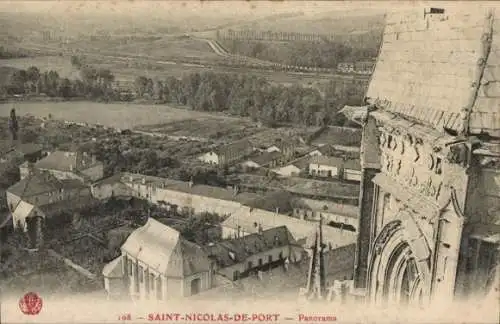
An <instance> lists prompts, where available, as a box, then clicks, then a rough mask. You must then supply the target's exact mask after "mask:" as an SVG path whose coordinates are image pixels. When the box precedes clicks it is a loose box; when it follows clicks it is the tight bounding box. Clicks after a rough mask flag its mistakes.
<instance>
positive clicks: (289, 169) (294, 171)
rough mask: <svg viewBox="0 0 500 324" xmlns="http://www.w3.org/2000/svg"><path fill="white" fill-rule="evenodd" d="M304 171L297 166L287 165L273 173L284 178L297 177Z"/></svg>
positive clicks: (274, 170)
mask: <svg viewBox="0 0 500 324" xmlns="http://www.w3.org/2000/svg"><path fill="white" fill-rule="evenodd" d="M301 171H302V170H301V169H300V168H299V167H298V166H296V165H295V164H293V163H292V164H289V165H285V166H283V167H280V168H275V169H273V172H274V173H276V174H277V175H279V176H282V177H296V176H298V175H299V174H300V172H301Z"/></svg>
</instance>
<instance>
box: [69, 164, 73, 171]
mask: <svg viewBox="0 0 500 324" xmlns="http://www.w3.org/2000/svg"><path fill="white" fill-rule="evenodd" d="M73 169H74V166H73V163H71V164H70V165H69V171H73Z"/></svg>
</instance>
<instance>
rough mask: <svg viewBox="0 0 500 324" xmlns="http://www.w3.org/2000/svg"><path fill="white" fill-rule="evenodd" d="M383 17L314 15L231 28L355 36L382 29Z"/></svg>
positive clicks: (261, 21)
mask: <svg viewBox="0 0 500 324" xmlns="http://www.w3.org/2000/svg"><path fill="white" fill-rule="evenodd" d="M383 27H384V20H383V15H373V14H372V15H366V16H365V15H352V14H351V15H350V16H345V17H338V16H337V17H332V13H329V14H327V13H325V14H316V15H314V16H310V15H305V16H295V17H287V18H283V19H274V20H272V19H268V20H260V21H258V22H256V23H253V22H250V23H247V24H240V25H238V26H231V27H229V28H228V29H233V30H248V29H251V30H261V31H268V30H270V31H273V32H281V31H282V32H290V33H311V34H325V35H330V34H357V33H363V32H368V31H372V30H374V29H382V28H383Z"/></svg>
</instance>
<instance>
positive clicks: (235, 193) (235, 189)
mask: <svg viewBox="0 0 500 324" xmlns="http://www.w3.org/2000/svg"><path fill="white" fill-rule="evenodd" d="M239 191H240V189H239V188H238V186H234V187H233V196H236V195H238V193H239Z"/></svg>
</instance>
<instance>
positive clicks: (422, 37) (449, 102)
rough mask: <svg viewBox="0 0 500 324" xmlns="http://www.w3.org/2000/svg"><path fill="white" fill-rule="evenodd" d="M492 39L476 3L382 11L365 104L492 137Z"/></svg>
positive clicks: (497, 30) (497, 24)
mask: <svg viewBox="0 0 500 324" xmlns="http://www.w3.org/2000/svg"><path fill="white" fill-rule="evenodd" d="M465 10H466V11H465ZM499 37H500V20H499V19H498V17H496V16H495V14H494V12H493V11H490V10H486V8H485V7H482V6H480V5H477V6H474V7H471V6H466V7H465V8H464V7H462V6H449V7H447V8H445V12H444V14H424V8H421V9H419V10H412V11H408V12H405V13H402V14H394V15H389V16H388V17H387V22H386V28H385V31H384V39H383V44H382V47H381V51H380V55H379V58H378V61H377V64H376V67H375V71H374V73H373V75H372V80H371V82H370V85H369V88H368V92H367V95H366V96H367V99H368V102H369V103H371V104H375V105H376V106H377V107H378V108H380V109H383V110H385V111H387V112H391V113H395V114H397V115H400V116H402V117H404V118H406V119H409V120H412V121H416V122H418V123H421V124H424V125H426V126H428V127H432V128H434V129H436V130H438V131H440V132H441V131H443V128H447V129H451V130H454V131H457V132H460V131H461V130H462V129H463V128H465V129H467V128H468V131H469V133H471V134H479V133H482V132H483V133H489V134H490V135H492V136H500V110H499V108H498V107H499V105H500V82H499V81H500V74H498V71H499V68H500V51H499V48H500V47H499V43H498V42H499V41H500V39H499ZM483 63H484V64H483ZM464 109H465V110H468V112H469V113H468V114H467V113H466V112H465V111H464V112H463V110H464ZM468 117H469V118H468Z"/></svg>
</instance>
